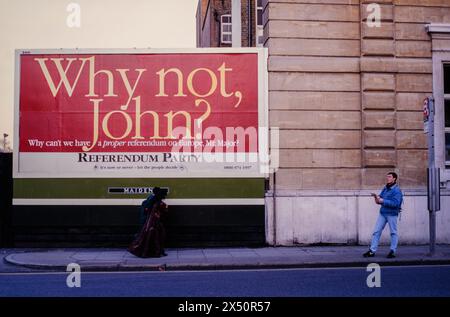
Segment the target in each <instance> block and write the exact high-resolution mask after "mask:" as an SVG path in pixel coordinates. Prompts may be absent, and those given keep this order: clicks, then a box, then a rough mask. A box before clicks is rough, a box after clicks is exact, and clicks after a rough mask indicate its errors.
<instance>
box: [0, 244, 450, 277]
mask: <svg viewBox="0 0 450 317" xmlns="http://www.w3.org/2000/svg"><path fill="white" fill-rule="evenodd" d="M0 250H1V249H0ZM365 251H367V247H366V246H295V247H262V248H244V247H241V248H203V249H201V248H196V249H192V248H179V249H175V248H173V249H167V250H166V252H167V254H168V255H167V256H164V257H161V258H146V259H141V258H138V257H136V256H134V255H132V254H130V253H129V252H127V251H126V250H125V249H117V248H116V249H111V248H96V249H79V248H78V249H69V248H66V249H36V250H30V249H27V250H22V249H9V250H7V252H6V251H5V252H6V253H5V252H3V253H4V254H7V255H5V256H4V259H3V261H4V262H6V263H8V264H12V265H15V266H20V267H26V268H32V269H39V270H45V271H60V270H64V271H66V268H67V265H68V264H69V263H77V264H78V265H80V268H81V270H82V271H156V270H159V271H166V270H171V271H175V270H222V269H224V270H225V269H259V268H261V269H263V268H317V267H361V266H367V265H368V264H369V263H377V264H379V265H435V264H450V245H437V246H436V251H435V254H434V255H433V256H430V255H429V247H428V246H427V245H422V246H400V247H399V249H398V250H397V257H396V258H394V259H388V258H386V255H387V253H388V252H389V247H388V246H380V247H379V250H378V252H377V254H376V255H375V257H372V258H364V257H363V256H362V254H363V253H364V252H365Z"/></svg>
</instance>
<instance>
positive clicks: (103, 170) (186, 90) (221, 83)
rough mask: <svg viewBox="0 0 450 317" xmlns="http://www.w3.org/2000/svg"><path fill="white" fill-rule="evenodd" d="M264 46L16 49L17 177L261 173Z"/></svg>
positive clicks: (263, 111) (264, 76) (264, 146)
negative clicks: (237, 47)
mask: <svg viewBox="0 0 450 317" xmlns="http://www.w3.org/2000/svg"><path fill="white" fill-rule="evenodd" d="M265 63H266V59H265V51H264V50H261V49H241V50H239V51H236V50H225V51H224V50H217V49H216V50H215V49H210V50H203V49H194V50H191V51H186V50H184V51H158V52H155V51H138V50H133V51H93V50H91V51H88V50H86V51H83V50H66V51H62V50H53V51H48V50H46V51H43V50H42V51H40V50H35V51H23V50H22V51H17V52H16V139H15V141H16V144H17V146H15V149H16V155H15V168H14V170H15V176H16V177H261V176H263V175H262V174H261V167H260V164H261V162H262V161H264V159H263V154H264V155H265V154H266V153H267V142H266V135H267V134H266V133H265V130H266V126H267V123H266V121H267V120H266V117H267V109H266V95H267V92H266V90H267V87H266V80H267V77H266V76H267V75H266V74H267V71H266V68H265V67H266V66H265Z"/></svg>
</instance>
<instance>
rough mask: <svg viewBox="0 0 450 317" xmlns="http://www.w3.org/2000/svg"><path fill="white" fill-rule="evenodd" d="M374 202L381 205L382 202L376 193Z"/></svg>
mask: <svg viewBox="0 0 450 317" xmlns="http://www.w3.org/2000/svg"><path fill="white" fill-rule="evenodd" d="M375 202H376V203H377V204H378V205H381V204H382V203H383V198H381V197H380V196H379V195H376V196H375Z"/></svg>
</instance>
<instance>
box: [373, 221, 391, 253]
mask: <svg viewBox="0 0 450 317" xmlns="http://www.w3.org/2000/svg"><path fill="white" fill-rule="evenodd" d="M397 218H398V216H388V215H382V214H379V216H378V219H377V223H376V224H375V229H374V230H373V231H374V232H373V237H372V243H371V244H370V250H371V251H372V252H373V253H375V252H377V248H378V243H379V242H380V237H381V233H382V232H383V229H384V227H385V226H386V223H388V224H389V229H390V231H391V250H392V251H394V252H395V251H396V250H397V244H398V235H397Z"/></svg>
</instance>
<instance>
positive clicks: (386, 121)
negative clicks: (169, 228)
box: [264, 0, 450, 190]
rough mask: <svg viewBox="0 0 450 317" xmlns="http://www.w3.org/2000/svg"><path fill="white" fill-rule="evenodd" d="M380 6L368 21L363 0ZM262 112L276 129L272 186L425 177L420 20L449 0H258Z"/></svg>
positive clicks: (424, 48) (426, 51)
mask: <svg viewBox="0 0 450 317" xmlns="http://www.w3.org/2000/svg"><path fill="white" fill-rule="evenodd" d="M369 3H378V4H379V5H380V7H381V19H382V20H381V27H379V28H377V27H368V25H367V23H366V20H367V16H368V11H367V6H368V4H369ZM264 20H265V28H264V33H265V41H266V42H265V46H266V47H268V49H269V111H270V114H269V120H270V124H271V125H272V126H278V127H280V129H281V132H280V134H281V144H280V146H281V151H280V163H281V168H280V170H279V172H278V174H277V188H279V189H293V190H295V189H364V188H374V187H379V186H380V184H382V183H383V182H384V175H385V173H386V172H387V171H390V170H396V171H398V172H399V175H400V180H401V184H402V187H422V186H424V185H425V183H426V178H425V176H426V170H425V168H426V164H427V151H426V148H427V144H426V136H425V135H424V133H423V123H422V104H423V103H422V101H423V99H424V98H425V97H426V96H428V95H430V94H431V93H432V60H431V39H430V36H429V35H428V34H427V32H426V30H425V24H426V23H450V2H449V1H448V0H379V1H377V0H290V1H278V0H270V1H265V10H264Z"/></svg>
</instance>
